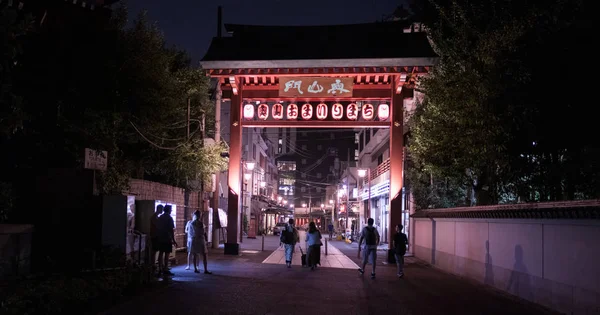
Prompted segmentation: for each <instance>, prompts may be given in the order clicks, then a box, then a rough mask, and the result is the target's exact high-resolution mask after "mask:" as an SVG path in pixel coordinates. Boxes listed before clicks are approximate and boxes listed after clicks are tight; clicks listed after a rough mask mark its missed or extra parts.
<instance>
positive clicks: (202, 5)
mask: <svg viewBox="0 0 600 315" xmlns="http://www.w3.org/2000/svg"><path fill="white" fill-rule="evenodd" d="M402 2H404V1H403V0H337V1H336V0H318V1H315V0H308V1H307V0H304V1H302V0H300V1H289V0H288V1H283V0H216V1H210V0H176V1H167V0H128V1H124V3H125V4H126V5H127V7H128V8H129V12H130V20H131V19H133V18H134V17H135V16H136V15H137V14H138V13H139V12H140V11H142V10H144V9H145V10H147V11H148V17H149V19H150V21H157V22H158V26H159V27H160V28H161V29H162V30H163V31H164V34H165V37H166V39H167V42H168V43H169V44H171V45H176V46H178V47H181V48H183V49H185V50H186V51H187V52H188V53H189V54H190V55H191V57H192V58H193V62H194V64H195V65H197V64H198V61H199V60H200V59H201V58H202V57H203V56H204V53H205V52H206V50H207V49H208V46H209V44H210V41H211V39H212V37H214V36H216V32H217V31H216V24H217V6H219V5H221V6H222V7H223V23H231V24H254V25H324V24H354V23H369V22H375V21H377V20H381V18H382V16H383V15H389V14H391V13H393V12H394V9H396V7H397V6H398V5H399V4H401V3H402ZM223 32H224V34H225V31H224V30H223ZM349 44H350V43H349Z"/></svg>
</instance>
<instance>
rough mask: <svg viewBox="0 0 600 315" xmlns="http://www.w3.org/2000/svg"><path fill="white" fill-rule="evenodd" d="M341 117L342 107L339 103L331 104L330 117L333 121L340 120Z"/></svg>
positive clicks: (342, 113) (342, 114)
mask: <svg viewBox="0 0 600 315" xmlns="http://www.w3.org/2000/svg"><path fill="white" fill-rule="evenodd" d="M342 116H344V105H342V104H340V103H335V104H333V106H332V107H331V117H333V119H335V120H340V119H342Z"/></svg>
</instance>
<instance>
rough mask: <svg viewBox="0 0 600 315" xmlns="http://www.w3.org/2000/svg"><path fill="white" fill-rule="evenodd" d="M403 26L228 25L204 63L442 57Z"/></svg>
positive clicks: (389, 23) (397, 23) (215, 39)
mask: <svg viewBox="0 0 600 315" xmlns="http://www.w3.org/2000/svg"><path fill="white" fill-rule="evenodd" d="M405 26H406V25H405V23H403V22H380V23H368V24H350V25H326V26H257V25H237V24H227V25H226V26H225V27H226V29H227V31H228V32H230V33H232V34H233V36H231V37H222V38H213V40H212V42H211V45H210V47H209V49H208V51H207V53H206V55H205V56H204V58H202V61H230V60H240V61H248V60H306V59H358V58H374V59H377V58H411V57H437V55H436V54H435V52H434V51H433V49H432V48H431V45H430V44H429V41H428V39H427V35H426V34H425V33H423V32H417V33H404V31H403V30H404V28H405Z"/></svg>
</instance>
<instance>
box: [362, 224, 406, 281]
mask: <svg viewBox="0 0 600 315" xmlns="http://www.w3.org/2000/svg"><path fill="white" fill-rule="evenodd" d="M373 223H374V220H373V218H369V219H368V220H367V226H365V227H364V228H363V229H362V231H361V232H360V239H359V240H358V257H359V259H361V258H362V265H361V268H358V272H360V274H361V275H362V274H364V273H365V267H366V266H367V263H368V262H369V260H371V265H372V266H373V271H371V279H375V268H376V267H377V247H378V246H379V241H380V237H379V232H378V231H377V228H375V227H374V226H373ZM403 229H404V227H403V226H402V225H401V224H398V225H397V226H396V233H395V234H394V237H393V239H392V249H393V251H394V258H395V259H396V267H397V276H398V278H402V277H404V255H405V254H406V249H407V246H408V237H407V236H406V234H404V233H403V232H402V230H403ZM363 241H364V245H363ZM361 253H362V255H361Z"/></svg>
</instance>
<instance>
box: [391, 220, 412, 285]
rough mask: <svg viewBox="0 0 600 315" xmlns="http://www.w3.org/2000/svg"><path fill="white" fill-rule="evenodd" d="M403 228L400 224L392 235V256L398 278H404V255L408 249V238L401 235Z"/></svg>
mask: <svg viewBox="0 0 600 315" xmlns="http://www.w3.org/2000/svg"><path fill="white" fill-rule="evenodd" d="M403 229H404V227H403V226H402V224H398V225H397V226H396V234H394V244H393V245H394V256H395V257H396V266H397V267H398V278H402V277H404V255H405V254H406V249H407V247H408V237H407V236H406V234H404V233H402V230H403Z"/></svg>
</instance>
